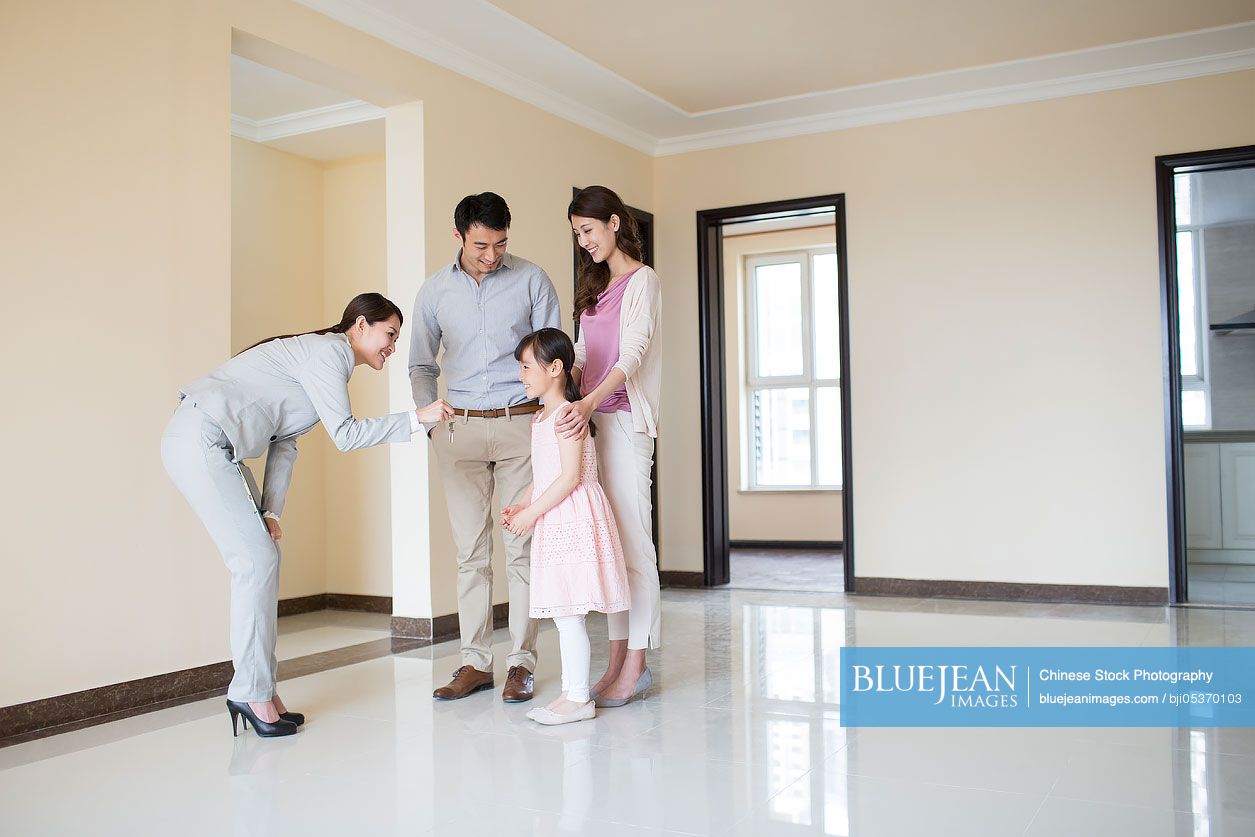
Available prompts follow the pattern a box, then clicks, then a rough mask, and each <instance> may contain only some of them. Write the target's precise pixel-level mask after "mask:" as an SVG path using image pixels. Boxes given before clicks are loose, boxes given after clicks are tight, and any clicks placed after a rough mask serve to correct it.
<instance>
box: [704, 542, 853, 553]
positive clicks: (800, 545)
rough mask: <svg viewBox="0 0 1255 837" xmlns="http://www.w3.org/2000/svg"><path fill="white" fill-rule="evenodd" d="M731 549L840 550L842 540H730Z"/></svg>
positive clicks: (843, 544)
mask: <svg viewBox="0 0 1255 837" xmlns="http://www.w3.org/2000/svg"><path fill="white" fill-rule="evenodd" d="M728 545H729V546H730V547H731V548H732V549H786V550H787V549H793V550H797V551H798V552H840V551H841V550H842V549H844V548H845V542H844V541H730V542H729V544H728Z"/></svg>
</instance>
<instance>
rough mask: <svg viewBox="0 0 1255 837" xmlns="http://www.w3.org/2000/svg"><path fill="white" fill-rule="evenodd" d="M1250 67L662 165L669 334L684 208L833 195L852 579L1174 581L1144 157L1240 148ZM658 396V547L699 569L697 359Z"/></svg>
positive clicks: (676, 368) (683, 301) (686, 301)
mask: <svg viewBox="0 0 1255 837" xmlns="http://www.w3.org/2000/svg"><path fill="white" fill-rule="evenodd" d="M1253 99H1255V73H1251V72H1243V73H1233V74H1228V75H1219V76H1212V77H1208V78H1199V79H1194V80H1189V81H1182V82H1174V83H1171V84H1161V85H1154V86H1147V87H1138V88H1133V89H1129V90H1122V91H1117V92H1110V93H1100V94H1094V95H1088V96H1078V97H1074V98H1068V99H1057V100H1052V101H1045V102H1038V103H1033V104H1024V105H1016V106H1012V107H1003V108H996V109H990V110H980V111H973V112H968V113H960V114H954V115H948V116H939V117H933V118H928V119H919V120H913V121H910V122H903V123H898V124H890V125H880V126H874V127H866V128H857V129H852V130H847V131H843V132H839V133H830V134H821V135H815V136H808V137H800V138H795V139H789V140H779V141H773V142H764V143H758V144H754V145H747V146H741V147H736V148H727V149H720V150H714V151H707V152H700V153H693V154H686V155H678V156H673V157H665V158H661V159H659V160H658V161H657V164H656V166H655V169H654V184H655V202H654V211H655V218H656V221H657V229H658V241H657V250H658V261H659V274H660V276H662V278H663V281H664V289H665V290H664V304H665V306H666V312H667V313H666V318H665V319H664V331H665V334H664V337H665V338H666V339H667V340H668V342H669V345H671V346H681V347H689V346H693V345H694V341H695V336H694V335H693V333H692V323H693V322H694V321H695V319H696V315H697V288H696V283H695V281H694V279H693V277H694V275H695V273H696V268H697V266H696V256H695V246H694V238H693V218H694V213H695V212H696V211H697V210H699V209H706V208H713V207H720V206H734V205H738V204H745V203H752V202H756V201H765V200H775V199H782V198H794V197H805V196H811V195H822V194H828V193H833V192H841V193H844V194H845V195H846V196H847V200H848V218H849V220H848V237H849V242H848V253H849V290H850V318H851V322H850V362H851V366H852V369H851V380H850V382H849V383H850V386H851V396H852V399H853V432H852V435H853V465H854V484H853V490H854V498H853V499H854V509H855V520H854V539H855V562H856V566H857V571H858V575H860V576H882V577H899V578H935V579H937V578H944V579H978V580H986V581H1011V582H1040V583H1064V584H1112V585H1133V586H1156V587H1165V586H1167V581H1168V579H1167V567H1168V558H1167V534H1166V524H1165V506H1164V452H1163V451H1164V442H1163V391H1162V384H1161V374H1162V365H1161V354H1160V352H1161V347H1160V323H1159V272H1158V271H1159V268H1158V257H1157V249H1156V248H1157V231H1156V221H1155V182H1154V158H1155V156H1156V155H1159V154H1168V153H1174V152H1185V151H1195V150H1202V149H1209V148H1222V147H1228V146H1236V145H1243V144H1247V143H1250V142H1251V141H1252V140H1253V139H1255V108H1252V107H1250V102H1251V101H1252V100H1253ZM665 375H666V377H665V379H664V399H665V410H666V423H665V426H664V428H663V430H662V435H663V439H664V444H665V449H666V450H667V451H668V452H669V455H668V456H666V457H664V458H662V459H661V462H660V465H661V469H662V474H661V477H660V483H661V486H660V488H661V491H660V493H661V503H662V508H663V510H662V524H661V528H662V546H661V553H662V555H663V556H664V561H665V562H667V563H666V568H667V569H673V570H680V569H688V570H695V569H700V566H701V530H700V526H701V519H700V516H699V515H697V514H695V513H693V509H692V508H691V505H690V504H689V503H688V502H687V501H686V500H685V499H684V498H689V497H694V496H697V495H699V493H700V490H701V485H700V474H701V468H700V459H699V451H700V443H699V442H700V439H699V435H698V433H699V429H698V425H699V415H700V413H699V404H698V367H697V354H696V352H693V351H680V352H678V353H676V354H673V355H671V362H670V363H668V364H667V367H666V373H665Z"/></svg>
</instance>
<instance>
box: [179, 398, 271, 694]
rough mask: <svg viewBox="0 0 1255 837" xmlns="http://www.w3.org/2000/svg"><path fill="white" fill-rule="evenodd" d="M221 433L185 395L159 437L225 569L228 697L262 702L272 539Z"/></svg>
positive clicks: (267, 669)
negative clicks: (227, 587)
mask: <svg viewBox="0 0 1255 837" xmlns="http://www.w3.org/2000/svg"><path fill="white" fill-rule="evenodd" d="M233 457H234V451H233V450H232V448H231V443H230V442H229V441H228V440H227V437H226V434H224V433H223V432H222V428H221V427H219V426H218V424H217V422H215V421H214V420H213V419H212V418H210V417H209V416H208V415H207V414H205V413H204V412H202V411H200V410H198V409H196V407H195V406H194V405H193V404H192V402H191V400H190V399H184V401H183V403H182V404H180V405H179V408H178V409H177V410H176V411H175V413H174V417H173V418H172V419H170V423H169V424H168V425H166V431H165V434H164V435H163V436H162V437H161V460H162V462H164V463H165V466H166V472H167V473H169V474H170V479H172V480H173V481H174V484H175V485H176V486H178V489H179V491H181V492H182V493H183V496H184V497H186V498H187V502H188V503H189V504H190V505H191V507H192V511H194V512H196V516H197V517H199V518H200V520H201V523H204V524H205V528H206V529H208V530H209V537H210V538H212V539H213V542H214V544H216V545H217V547H218V551H219V552H221V553H222V560H223V561H225V562H226V565H227V569H228V570H229V571H230V572H231V661H232V662H233V663H234V664H235V676H234V677H233V678H231V685H230V687H229V688H228V689H227V697H228V698H230V699H231V700H236V701H250V702H253V703H261V702H264V701H268V700H271V699H273V698H274V695H275V681H276V675H277V673H278V668H279V663H278V660H277V659H276V657H275V642H276V640H277V627H278V626H277V619H278V614H277V611H278V606H279V546H278V544H276V543H275V542H274V541H273V540H271V538H270V534H269V533H268V532H267V531H266V526H265V524H264V523H263V522H262V520H261V518H260V517H259V516H258V513H257V508H256V506H254V505H253V500H252V498H251V497H250V496H249V493H248V490H247V489H246V488H245V486H244V482H243V480H242V479H241V475H243V476H244V478H246V479H248V480H249V484H250V485H252V486H254V488H253V494H254V496H260V495H259V494H257V491H256V487H255V483H253V479H252V474H251V473H249V471H248V468H247V467H245V466H244V465H243V464H241V465H236V464H235V463H234V462H232V461H231V460H232V458H233Z"/></svg>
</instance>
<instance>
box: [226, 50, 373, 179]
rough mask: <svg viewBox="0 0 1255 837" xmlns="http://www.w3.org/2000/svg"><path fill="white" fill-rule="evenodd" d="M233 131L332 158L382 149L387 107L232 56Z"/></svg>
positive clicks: (313, 156) (289, 149)
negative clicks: (384, 117) (370, 103)
mask: <svg viewBox="0 0 1255 837" xmlns="http://www.w3.org/2000/svg"><path fill="white" fill-rule="evenodd" d="M231 114H232V128H231V130H232V133H234V134H235V135H236V136H238V137H241V138H243V139H247V140H251V141H253V142H258V143H261V144H263V145H266V146H269V147H271V148H277V149H279V150H280V151H286V152H287V153H289V154H295V155H297V156H299V157H307V158H309V159H312V160H320V161H324V162H325V161H331V160H341V159H344V158H347V157H357V156H360V155H363V154H378V153H381V152H383V150H384V122H383V111H382V110H381V109H379V108H376V107H374V106H372V105H369V104H367V103H366V102H362V101H359V100H357V99H354V98H353V97H352V96H349V95H346V94H344V93H341V92H339V91H337V90H330V89H328V88H325V87H322V86H320V85H317V84H313V83H311V82H308V81H305V80H304V79H300V78H296V77H295V76H291V75H288V74H287V73H284V72H281V71H280V70H276V69H274V68H273V67H267V66H265V65H263V64H258V63H256V62H254V61H249V60H248V59H247V58H241V57H240V56H238V55H233V56H231Z"/></svg>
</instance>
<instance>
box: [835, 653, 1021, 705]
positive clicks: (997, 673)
mask: <svg viewBox="0 0 1255 837" xmlns="http://www.w3.org/2000/svg"><path fill="white" fill-rule="evenodd" d="M851 668H852V669H853V674H854V685H853V686H852V691H854V692H868V691H874V692H877V693H884V692H918V693H919V694H923V695H929V696H934V695H935V696H936V699H935V700H934V701H933V705H934V706H937V705H939V704H941V703H945V702H946V701H947V700H948V701H949V705H950V706H954V707H971V708H991V709H1014V708H1015V707H1016V706H1018V705H1019V698H1018V696H1017V695H1016V693H1015V677H1016V669H1017V668H1018V667H1017V666H1015V665H1011V666H1008V667H1005V668H1004V667H1003V666H1000V665H995V666H993V667H992V669H993V670H992V672H991V671H990V670H989V669H987V668H986V667H985V666H983V665H978V666H974V667H973V666H965V665H946V664H944V663H942V664H941V665H910V664H908V665H900V664H894V665H890V666H885V665H874V666H871V665H854V666H852V667H851Z"/></svg>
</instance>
